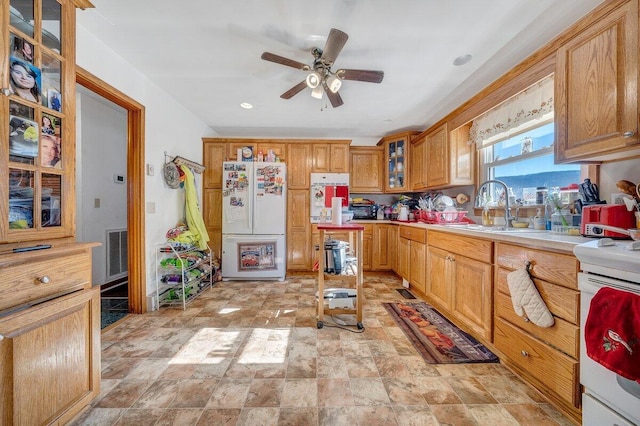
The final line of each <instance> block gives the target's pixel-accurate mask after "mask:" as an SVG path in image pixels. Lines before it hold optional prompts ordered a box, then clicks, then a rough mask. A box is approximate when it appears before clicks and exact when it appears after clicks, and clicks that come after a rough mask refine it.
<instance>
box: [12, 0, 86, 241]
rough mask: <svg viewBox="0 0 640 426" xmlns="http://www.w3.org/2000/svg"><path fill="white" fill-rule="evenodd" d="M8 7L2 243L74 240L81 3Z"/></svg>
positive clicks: (40, 0)
mask: <svg viewBox="0 0 640 426" xmlns="http://www.w3.org/2000/svg"><path fill="white" fill-rule="evenodd" d="M2 5H3V8H4V10H3V20H2V22H3V23H2V26H0V29H1V30H0V31H1V32H2V34H1V35H0V36H1V37H2V39H3V40H4V43H2V45H1V46H3V47H2V48H1V51H0V55H1V58H2V59H1V60H0V76H1V79H2V87H3V94H2V95H0V103H1V104H2V109H1V110H2V111H3V113H2V115H3V117H2V118H1V119H0V133H1V134H2V135H3V137H2V138H1V139H0V150H2V155H0V182H1V183H0V243H7V242H16V241H33V240H40V239H49V238H62V237H70V236H73V235H74V233H75V224H74V222H75V221H74V218H75V189H74V188H75V167H74V165H75V6H74V4H73V3H72V2H71V1H61V2H58V1H56V0H33V1H17V0H11V1H3V2H2ZM4 17H6V18H7V19H6V20H5V19H4ZM5 89H8V90H6V91H5ZM7 93H8V95H7Z"/></svg>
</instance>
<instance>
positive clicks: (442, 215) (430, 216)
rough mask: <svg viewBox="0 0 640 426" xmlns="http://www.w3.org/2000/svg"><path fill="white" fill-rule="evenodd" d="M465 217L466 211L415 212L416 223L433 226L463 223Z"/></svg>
mask: <svg viewBox="0 0 640 426" xmlns="http://www.w3.org/2000/svg"><path fill="white" fill-rule="evenodd" d="M466 215H467V212H466V211H455V212H454V211H442V212H440V211H427V210H417V211H416V218H417V219H418V222H423V223H434V224H450V223H463V222H464V218H465V216H466Z"/></svg>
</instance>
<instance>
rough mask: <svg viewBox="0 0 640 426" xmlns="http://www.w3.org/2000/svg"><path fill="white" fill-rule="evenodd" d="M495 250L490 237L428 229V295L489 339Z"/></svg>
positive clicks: (437, 305) (433, 301)
mask: <svg viewBox="0 0 640 426" xmlns="http://www.w3.org/2000/svg"><path fill="white" fill-rule="evenodd" d="M492 249H493V243H492V242H491V241H488V240H481V239H476V238H469V237H463V236H460V235H452V234H447V233H443V232H438V231H430V232H429V247H428V249H427V277H428V280H427V281H426V291H425V296H426V297H427V299H428V300H429V301H430V302H432V303H433V305H434V306H435V307H436V308H438V309H439V310H441V311H442V313H443V314H445V315H446V316H447V317H448V318H451V319H452V320H454V321H456V322H457V323H458V324H460V325H462V326H465V327H466V328H467V330H468V331H470V332H471V333H472V334H473V335H474V336H476V337H481V338H484V340H485V341H487V342H490V341H491V339H492V332H493V321H492V320H493V285H492V283H493V277H492V273H493V266H492V264H491V260H492Z"/></svg>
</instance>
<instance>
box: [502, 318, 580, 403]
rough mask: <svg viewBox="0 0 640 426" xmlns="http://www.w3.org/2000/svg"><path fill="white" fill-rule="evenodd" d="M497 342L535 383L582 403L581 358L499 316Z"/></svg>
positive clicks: (560, 396)
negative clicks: (544, 341)
mask: <svg viewBox="0 0 640 426" xmlns="http://www.w3.org/2000/svg"><path fill="white" fill-rule="evenodd" d="M494 344H495V346H496V348H497V349H498V350H499V351H501V352H502V353H503V354H504V355H506V356H507V357H508V358H509V360H510V361H511V362H512V363H513V364H515V365H516V366H517V367H518V369H519V370H520V371H521V372H522V373H523V374H524V375H526V376H527V379H528V380H530V381H531V382H532V383H533V384H535V385H538V386H541V387H544V388H546V389H548V390H549V391H551V392H553V393H554V394H556V395H557V396H558V397H559V398H560V399H562V400H564V401H566V402H568V403H569V404H570V405H573V406H574V407H578V406H579V402H580V401H579V396H580V392H579V390H578V386H579V382H578V366H579V363H578V361H576V360H574V359H572V358H570V357H569V356H567V355H565V354H563V353H562V352H560V351H557V350H555V349H553V348H551V347H550V346H547V345H546V344H544V343H543V342H541V341H539V340H537V339H535V338H533V337H531V336H530V335H529V334H527V333H525V332H524V331H522V330H520V329H518V328H516V327H514V326H512V325H510V324H509V323H507V322H505V321H504V320H501V319H500V318H496V322H495V330H494Z"/></svg>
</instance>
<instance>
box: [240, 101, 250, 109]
mask: <svg viewBox="0 0 640 426" xmlns="http://www.w3.org/2000/svg"><path fill="white" fill-rule="evenodd" d="M240 107H242V108H244V109H251V108H253V105H251V104H250V103H249V102H243V103H241V104H240Z"/></svg>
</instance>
